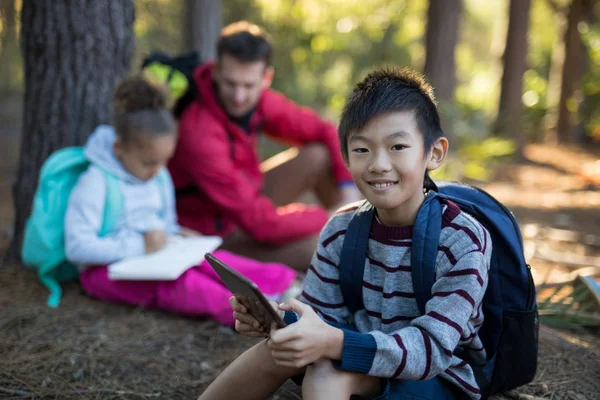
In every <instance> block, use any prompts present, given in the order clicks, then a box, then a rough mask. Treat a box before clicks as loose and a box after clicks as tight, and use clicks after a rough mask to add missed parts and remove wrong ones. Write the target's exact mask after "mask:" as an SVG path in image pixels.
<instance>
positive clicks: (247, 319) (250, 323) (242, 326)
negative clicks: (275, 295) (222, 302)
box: [229, 296, 285, 337]
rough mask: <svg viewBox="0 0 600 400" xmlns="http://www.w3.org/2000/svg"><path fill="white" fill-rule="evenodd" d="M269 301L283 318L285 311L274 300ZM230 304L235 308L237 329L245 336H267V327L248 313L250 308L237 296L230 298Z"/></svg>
mask: <svg viewBox="0 0 600 400" xmlns="http://www.w3.org/2000/svg"><path fill="white" fill-rule="evenodd" d="M269 303H271V306H272V307H273V308H274V309H275V310H276V311H277V312H278V313H279V314H280V315H281V318H283V315H284V314H285V313H284V312H283V311H280V310H279V306H278V305H277V303H275V302H274V301H270V302H269ZM229 304H231V308H233V317H234V318H235V330H236V331H238V332H239V333H241V334H242V335H244V336H250V337H265V336H267V333H268V330H267V328H266V327H263V326H261V324H260V322H258V321H257V320H256V318H254V317H253V316H252V315H251V314H249V313H248V309H247V308H246V307H245V306H244V305H243V304H242V303H241V302H240V301H239V300H238V299H237V298H236V297H235V296H231V297H230V298H229Z"/></svg>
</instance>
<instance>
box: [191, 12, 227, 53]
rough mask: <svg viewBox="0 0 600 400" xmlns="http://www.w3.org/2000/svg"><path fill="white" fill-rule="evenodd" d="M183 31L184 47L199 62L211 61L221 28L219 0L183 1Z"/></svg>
mask: <svg viewBox="0 0 600 400" xmlns="http://www.w3.org/2000/svg"><path fill="white" fill-rule="evenodd" d="M183 18H184V29H185V41H186V47H187V49H188V50H190V51H196V52H197V53H198V56H199V57H200V60H202V61H206V60H212V59H213V58H215V56H216V45H217V39H218V37H219V33H220V32H221V27H222V26H223V21H222V16H221V1H220V0H185V12H184V15H183Z"/></svg>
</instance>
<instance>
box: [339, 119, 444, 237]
mask: <svg viewBox="0 0 600 400" xmlns="http://www.w3.org/2000/svg"><path fill="white" fill-rule="evenodd" d="M440 141H442V142H443V143H442V145H440ZM441 147H443V148H441ZM446 149H447V141H446V139H439V140H438V142H436V144H434V148H433V149H432V150H431V151H428V152H427V153H426V152H425V149H424V144H423V135H422V134H421V131H420V130H419V127H418V126H417V121H416V120H415V115H414V112H412V111H395V112H389V113H386V114H381V115H378V116H376V117H374V118H372V119H371V120H369V121H368V122H367V124H365V126H364V127H363V128H362V129H360V130H359V131H354V132H351V134H350V136H349V138H348V169H349V171H350V173H351V174H352V178H353V179H354V182H355V183H356V186H357V187H358V189H359V190H360V191H361V193H362V194H363V195H364V196H365V198H366V199H367V200H369V202H370V203H371V204H373V206H375V208H377V214H378V216H379V218H380V220H381V222H382V223H384V224H386V225H397V226H407V225H412V224H413V223H414V218H415V216H416V214H417V211H418V210H419V207H420V206H421V203H422V202H423V199H424V194H423V178H424V176H425V171H426V170H427V169H435V168H437V167H438V166H439V165H441V162H442V161H443V158H444V156H445V154H446Z"/></svg>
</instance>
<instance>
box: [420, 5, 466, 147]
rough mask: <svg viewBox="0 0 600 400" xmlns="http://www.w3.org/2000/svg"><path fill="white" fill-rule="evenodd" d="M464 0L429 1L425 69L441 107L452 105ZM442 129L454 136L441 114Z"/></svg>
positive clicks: (448, 122) (448, 134)
mask: <svg viewBox="0 0 600 400" xmlns="http://www.w3.org/2000/svg"><path fill="white" fill-rule="evenodd" d="M461 12H462V0H429V8H428V10H427V33H426V36H425V51H426V55H425V68H424V72H425V75H426V77H427V80H428V81H429V83H431V85H432V86H433V88H434V90H435V95H436V98H437V100H438V102H439V104H440V106H441V109H442V111H443V110H444V108H446V109H448V108H451V107H452V106H453V102H454V88H455V86H456V72H455V70H456V68H455V62H454V58H455V57H454V50H455V48H456V43H457V40H458V23H459V19H460V14H461ZM442 128H443V129H444V131H445V132H446V135H447V136H452V132H451V130H450V121H448V120H447V118H444V116H443V113H442Z"/></svg>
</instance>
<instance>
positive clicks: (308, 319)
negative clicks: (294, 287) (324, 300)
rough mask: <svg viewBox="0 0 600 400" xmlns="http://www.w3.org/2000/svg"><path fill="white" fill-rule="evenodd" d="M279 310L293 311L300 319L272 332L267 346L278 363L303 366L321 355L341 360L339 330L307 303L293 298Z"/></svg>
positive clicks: (340, 333) (341, 343)
mask: <svg viewBox="0 0 600 400" xmlns="http://www.w3.org/2000/svg"><path fill="white" fill-rule="evenodd" d="M279 309H280V310H286V311H287V310H294V311H296V312H297V313H298V314H300V319H299V320H298V322H296V323H295V324H291V325H289V326H286V327H285V328H283V329H278V330H276V331H272V332H271V337H270V338H269V341H268V342H267V345H268V346H269V348H270V349H271V354H272V356H273V359H274V360H275V363H276V364H277V365H281V366H282V367H292V368H302V367H305V366H307V365H309V364H311V363H314V362H315V361H317V360H318V359H320V358H328V359H330V360H339V359H341V357H342V347H343V345H344V332H343V331H342V330H341V329H337V328H334V327H332V326H330V325H327V324H326V323H325V322H323V320H322V319H321V318H319V316H318V315H317V314H316V313H315V312H314V310H313V309H312V308H311V307H310V306H308V305H306V304H303V303H301V302H300V301H298V300H296V299H291V300H289V301H287V302H286V303H284V304H282V305H280V306H279Z"/></svg>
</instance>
